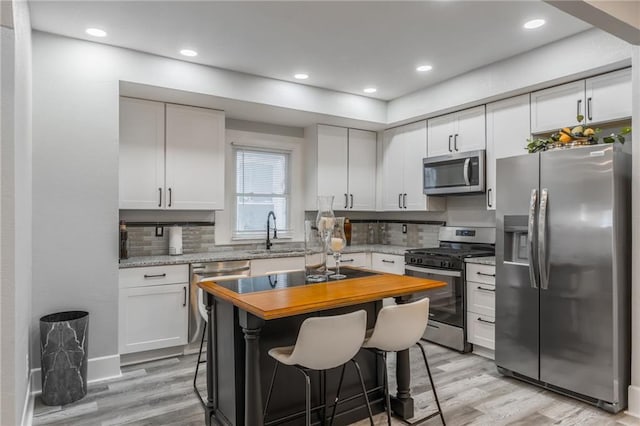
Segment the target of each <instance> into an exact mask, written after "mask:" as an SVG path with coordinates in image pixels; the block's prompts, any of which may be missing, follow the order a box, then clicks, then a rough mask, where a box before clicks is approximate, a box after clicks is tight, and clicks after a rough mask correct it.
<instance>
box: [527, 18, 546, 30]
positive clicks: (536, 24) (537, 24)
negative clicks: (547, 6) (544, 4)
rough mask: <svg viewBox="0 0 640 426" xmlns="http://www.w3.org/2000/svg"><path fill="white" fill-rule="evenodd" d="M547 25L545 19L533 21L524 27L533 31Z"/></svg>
mask: <svg viewBox="0 0 640 426" xmlns="http://www.w3.org/2000/svg"><path fill="white" fill-rule="evenodd" d="M545 23H546V21H545V20H544V19H532V20H531V21H527V22H525V24H524V25H523V26H524V27H525V28H526V29H527V30H533V29H536V28H540V27H541V26H543V25H544V24H545Z"/></svg>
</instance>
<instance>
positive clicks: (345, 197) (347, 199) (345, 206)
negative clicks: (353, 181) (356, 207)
mask: <svg viewBox="0 0 640 426" xmlns="http://www.w3.org/2000/svg"><path fill="white" fill-rule="evenodd" d="M347 207H349V197H348V196H347V194H344V208H345V210H346V208H347Z"/></svg>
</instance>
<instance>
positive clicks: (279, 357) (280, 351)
mask: <svg viewBox="0 0 640 426" xmlns="http://www.w3.org/2000/svg"><path fill="white" fill-rule="evenodd" d="M293 348H295V346H281V347H279V348H273V349H271V350H269V352H268V353H269V356H270V357H271V358H273V359H275V360H276V361H278V362H279V363H282V364H285V365H295V362H291V354H292V353H293Z"/></svg>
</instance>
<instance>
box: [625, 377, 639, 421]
mask: <svg viewBox="0 0 640 426" xmlns="http://www.w3.org/2000/svg"><path fill="white" fill-rule="evenodd" d="M628 397H629V404H628V407H627V411H625V414H627V415H629V416H632V417H637V418H639V419H640V386H634V385H629V396H628Z"/></svg>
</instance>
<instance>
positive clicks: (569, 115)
mask: <svg viewBox="0 0 640 426" xmlns="http://www.w3.org/2000/svg"><path fill="white" fill-rule="evenodd" d="M584 87H585V86H584V80H580V81H575V82H573V83H569V84H563V85H562V86H556V87H551V88H549V89H544V90H539V91H537V92H533V93H531V132H532V133H542V132H551V131H556V130H558V129H561V128H563V127H572V126H577V125H578V124H582V123H584V120H582V121H578V120H577V117H578V115H584V114H585V101H584Z"/></svg>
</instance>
